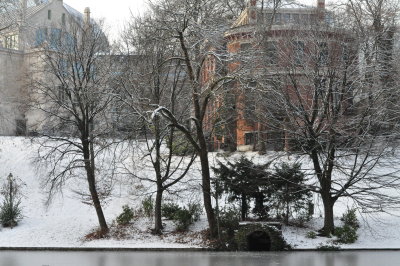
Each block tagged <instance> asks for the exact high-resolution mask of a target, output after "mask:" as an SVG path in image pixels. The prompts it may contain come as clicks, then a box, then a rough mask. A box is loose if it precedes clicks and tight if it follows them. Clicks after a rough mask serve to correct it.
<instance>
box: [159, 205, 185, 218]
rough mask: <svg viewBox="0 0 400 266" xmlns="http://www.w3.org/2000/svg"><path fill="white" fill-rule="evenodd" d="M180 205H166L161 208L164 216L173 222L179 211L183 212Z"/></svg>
mask: <svg viewBox="0 0 400 266" xmlns="http://www.w3.org/2000/svg"><path fill="white" fill-rule="evenodd" d="M181 209H182V208H181V207H179V205H178V204H175V203H165V204H163V205H162V206H161V212H162V216H163V217H165V218H167V219H168V220H173V219H174V215H175V213H176V212H177V211H179V210H181Z"/></svg>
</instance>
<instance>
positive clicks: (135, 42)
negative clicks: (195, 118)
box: [119, 16, 196, 234]
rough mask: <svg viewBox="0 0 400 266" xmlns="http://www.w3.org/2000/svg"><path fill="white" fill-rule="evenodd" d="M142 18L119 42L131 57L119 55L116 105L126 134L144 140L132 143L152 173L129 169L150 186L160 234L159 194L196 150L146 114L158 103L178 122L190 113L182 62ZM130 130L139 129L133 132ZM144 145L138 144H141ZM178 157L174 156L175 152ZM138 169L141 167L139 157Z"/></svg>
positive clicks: (179, 174) (184, 168)
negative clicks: (124, 112) (121, 60)
mask: <svg viewBox="0 0 400 266" xmlns="http://www.w3.org/2000/svg"><path fill="white" fill-rule="evenodd" d="M149 19H150V18H149V17H148V16H144V17H142V18H135V19H132V21H131V23H130V25H129V27H127V30H126V32H125V36H124V39H125V42H126V44H127V45H128V46H129V47H130V49H126V50H128V51H129V50H132V51H133V52H132V53H133V55H125V56H126V57H127V58H129V57H133V58H134V59H133V60H126V62H125V63H128V64H127V65H126V71H124V75H122V76H121V84H120V86H119V87H120V88H121V91H120V94H119V96H121V97H119V101H120V102H122V107H123V108H122V109H127V110H128V113H129V114H130V116H131V118H130V119H128V120H129V121H136V123H135V122H133V123H134V124H136V128H135V127H131V130H129V131H128V132H127V133H128V136H131V135H134V136H137V138H144V140H145V143H141V142H139V143H138V142H137V138H136V139H134V141H133V143H134V146H135V148H136V149H139V150H140V149H143V150H144V151H143V152H144V154H145V156H144V158H148V159H149V161H150V164H151V168H152V170H154V176H153V177H151V176H142V175H141V174H138V173H134V172H136V171H134V172H131V173H130V174H131V175H133V176H135V177H136V178H138V179H140V180H142V181H147V182H150V183H152V184H155V186H156V199H155V206H154V218H155V225H154V233H156V234H161V233H162V228H163V226H162V220H161V218H162V214H161V206H162V200H163V193H164V192H170V191H172V190H173V186H174V185H175V184H177V183H178V182H180V181H181V180H182V179H183V178H184V177H185V175H186V174H187V172H188V171H189V169H190V167H191V166H192V164H193V162H194V161H195V158H196V153H194V152H193V149H191V146H190V144H189V143H188V142H187V141H185V139H184V137H183V136H182V134H179V131H177V130H176V129H175V128H174V127H170V126H168V123H167V122H166V121H165V120H163V119H161V117H160V116H159V115H155V116H152V115H151V114H152V112H151V111H152V109H154V106H164V107H165V108H168V110H169V111H170V112H171V114H173V115H174V117H176V118H177V119H178V121H179V122H181V123H185V120H187V118H188V117H189V115H190V96H189V95H190V94H189V93H188V91H187V89H188V84H187V77H186V75H185V66H184V65H183V64H182V62H181V61H180V60H174V59H171V57H173V56H174V55H175V50H176V46H175V45H174V44H173V43H171V41H170V40H166V39H163V38H160V36H162V31H160V30H159V29H157V28H152V27H148V20H149ZM136 130H139V132H137V133H135V131H136ZM143 146H144V148H143ZM176 155H179V156H176ZM143 161H144V162H142V163H141V164H140V167H146V162H147V160H143Z"/></svg>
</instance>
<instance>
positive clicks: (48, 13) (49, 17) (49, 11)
mask: <svg viewBox="0 0 400 266" xmlns="http://www.w3.org/2000/svg"><path fill="white" fill-rule="evenodd" d="M47 19H48V20H51V10H50V9H49V10H47Z"/></svg>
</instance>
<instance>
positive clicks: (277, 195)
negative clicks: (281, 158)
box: [272, 163, 312, 224]
mask: <svg viewBox="0 0 400 266" xmlns="http://www.w3.org/2000/svg"><path fill="white" fill-rule="evenodd" d="M272 176H273V180H272V184H273V187H274V193H273V198H274V201H275V207H276V208H277V210H278V212H279V211H281V212H282V213H283V214H284V215H283V216H284V223H285V224H289V217H290V216H291V214H292V212H293V211H296V212H297V213H301V212H302V211H303V210H305V209H307V208H308V206H309V202H310V200H311V196H312V195H311V191H310V190H309V189H307V188H306V186H305V185H304V183H305V174H304V172H302V170H301V164H300V163H293V164H290V163H281V164H280V165H278V166H275V173H274V174H273V175H272Z"/></svg>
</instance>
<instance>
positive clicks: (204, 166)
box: [199, 139, 218, 238]
mask: <svg viewBox="0 0 400 266" xmlns="http://www.w3.org/2000/svg"><path fill="white" fill-rule="evenodd" d="M203 141H204V144H205V140H204V139H203ZM199 153H200V154H199V155H200V162H201V175H202V189H203V202H204V208H205V210H206V215H207V220H208V227H209V229H210V237H211V238H216V237H217V236H218V228H217V222H216V219H215V214H214V210H213V208H212V201H211V184H210V183H211V181H210V167H209V164H208V152H207V147H205V148H203V147H202V149H201V150H200V151H199Z"/></svg>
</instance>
